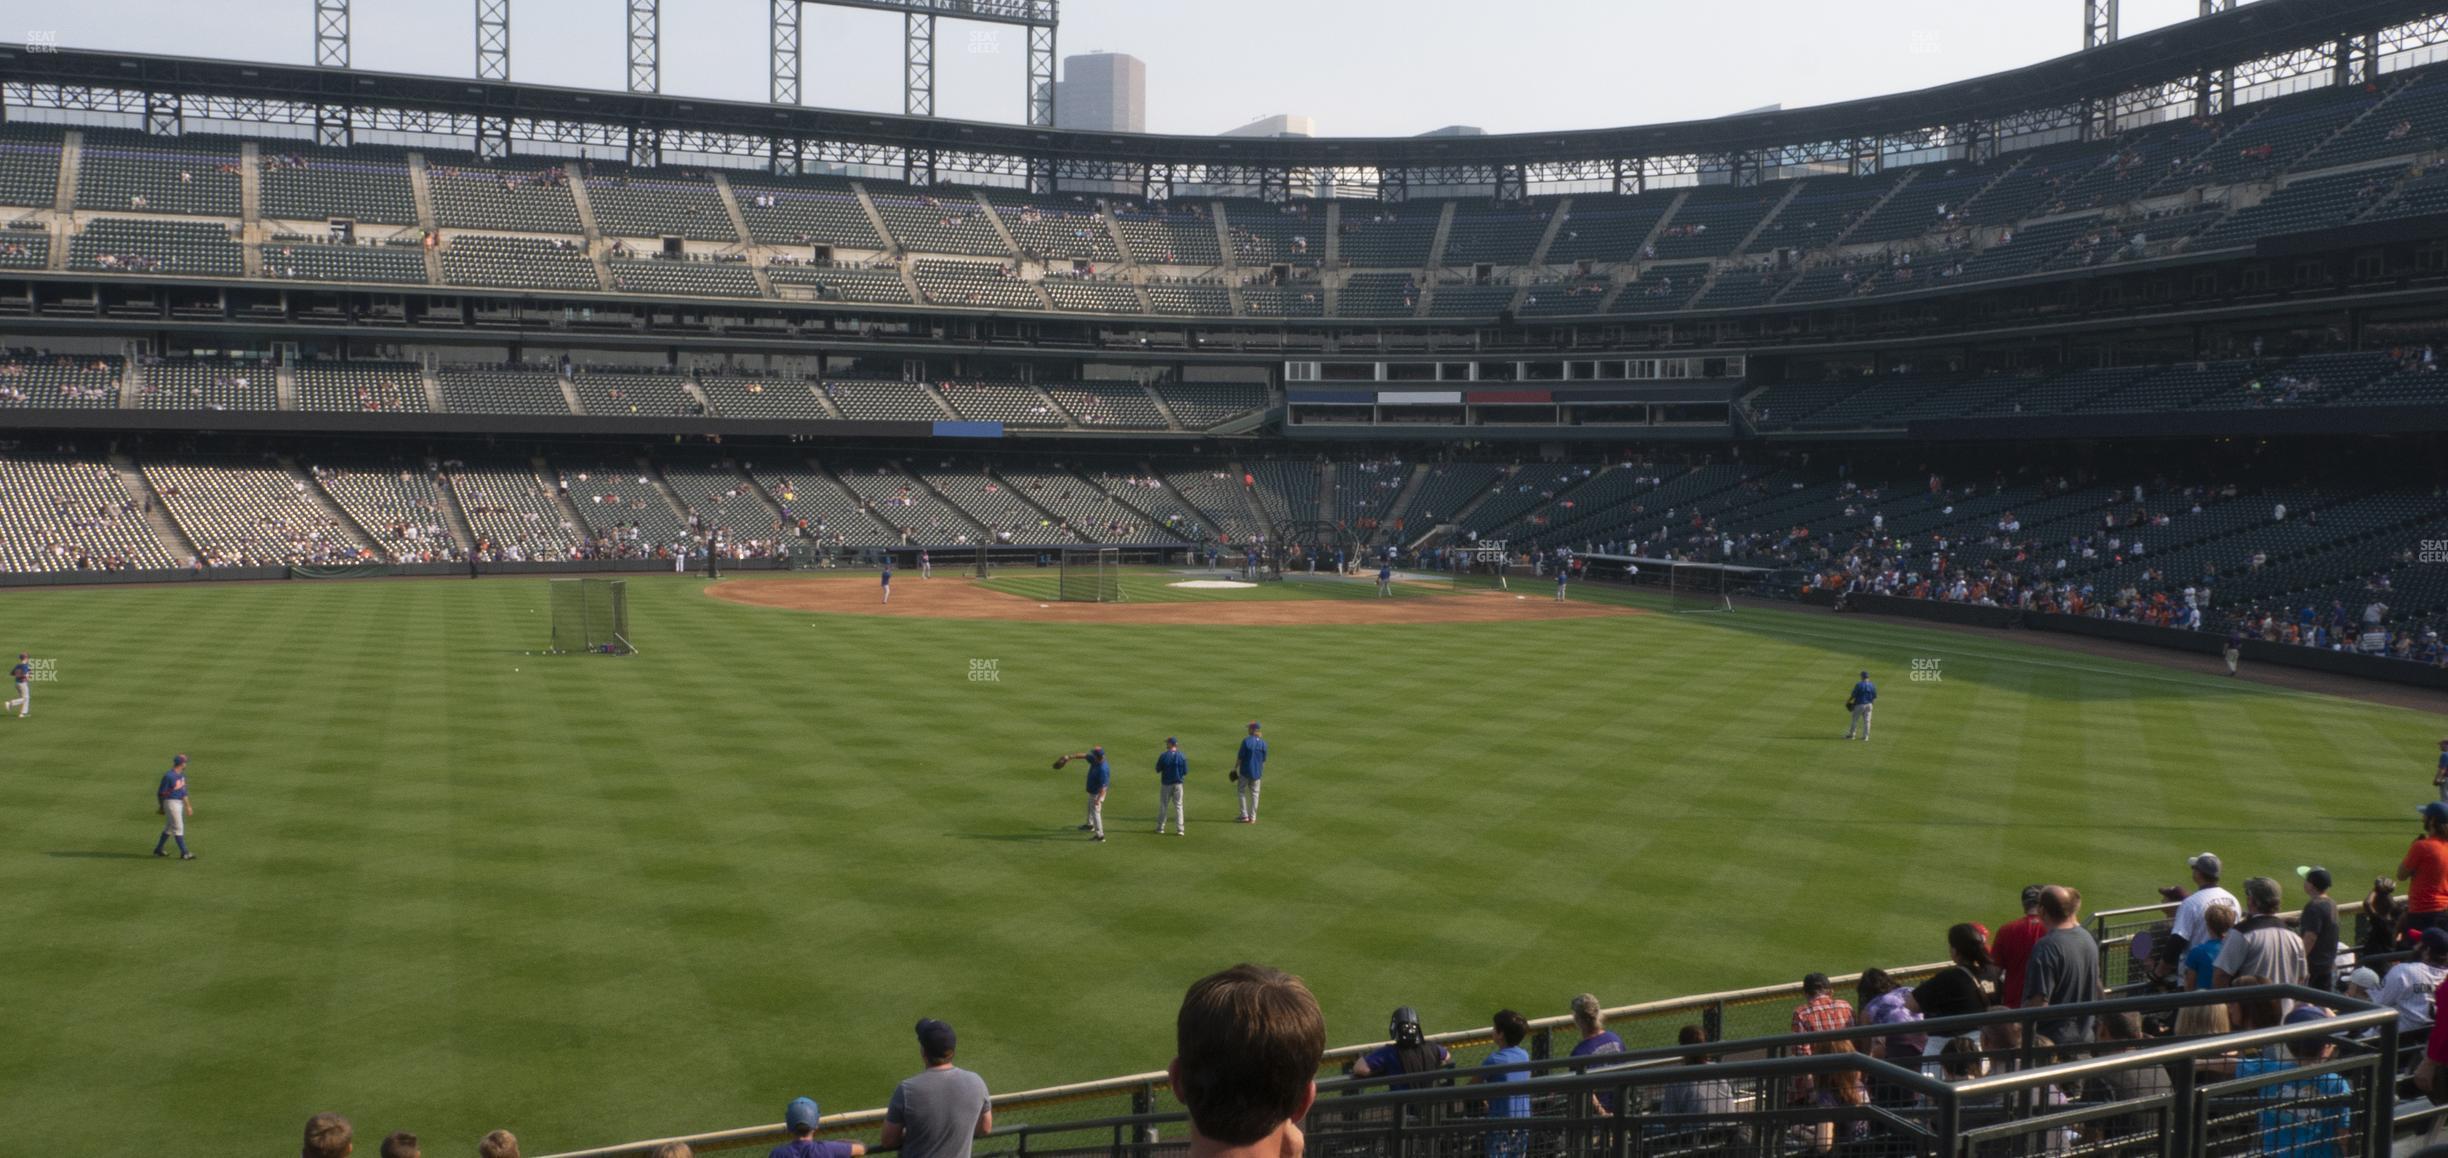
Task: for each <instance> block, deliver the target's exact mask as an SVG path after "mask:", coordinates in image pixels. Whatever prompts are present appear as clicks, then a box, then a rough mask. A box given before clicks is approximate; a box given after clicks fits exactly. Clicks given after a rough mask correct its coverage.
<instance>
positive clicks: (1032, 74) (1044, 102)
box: [1028, 2, 1054, 192]
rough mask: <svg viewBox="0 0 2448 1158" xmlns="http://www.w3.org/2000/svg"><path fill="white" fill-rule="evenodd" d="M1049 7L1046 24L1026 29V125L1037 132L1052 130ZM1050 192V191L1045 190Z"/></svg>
mask: <svg viewBox="0 0 2448 1158" xmlns="http://www.w3.org/2000/svg"><path fill="white" fill-rule="evenodd" d="M1052 8H1053V5H1052V4H1051V3H1050V2H1049V3H1048V4H1047V9H1048V13H1047V20H1046V23H1043V24H1036V23H1032V24H1030V25H1029V26H1028V123H1029V124H1030V125H1032V126H1036V127H1038V128H1048V129H1050V128H1053V127H1054V23H1053V18H1052ZM1047 192H1052V190H1050V189H1049V190H1047Z"/></svg>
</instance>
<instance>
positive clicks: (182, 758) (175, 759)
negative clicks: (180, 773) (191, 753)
mask: <svg viewBox="0 0 2448 1158" xmlns="http://www.w3.org/2000/svg"><path fill="white" fill-rule="evenodd" d="M170 762H171V763H173V764H184V763H186V762H187V753H185V752H181V753H179V754H178V755H176V756H172V757H171V758H170Z"/></svg>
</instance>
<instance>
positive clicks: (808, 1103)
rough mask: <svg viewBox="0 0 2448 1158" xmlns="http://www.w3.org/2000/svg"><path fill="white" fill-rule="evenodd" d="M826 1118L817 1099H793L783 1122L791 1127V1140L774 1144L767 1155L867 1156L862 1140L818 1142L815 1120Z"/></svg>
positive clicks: (780, 1157)
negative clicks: (817, 1104) (817, 1106)
mask: <svg viewBox="0 0 2448 1158" xmlns="http://www.w3.org/2000/svg"><path fill="white" fill-rule="evenodd" d="M823 1118H824V1115H823V1113H822V1112H821V1111H819V1110H818V1109H817V1108H816V1099H814V1098H793V1099H791V1104H790V1108H789V1109H787V1110H784V1111H783V1112H782V1124H783V1125H784V1126H786V1127H788V1128H789V1130H790V1133H791V1140H790V1141H788V1142H784V1143H783V1144H781V1145H779V1146H776V1147H774V1148H773V1151H772V1153H771V1154H770V1155H769V1156H768V1158H865V1156H866V1153H867V1147H866V1146H864V1145H862V1144H860V1143H857V1142H819V1141H817V1140H816V1123H818V1122H819V1121H822V1120H823Z"/></svg>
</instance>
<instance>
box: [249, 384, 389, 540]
mask: <svg viewBox="0 0 2448 1158" xmlns="http://www.w3.org/2000/svg"><path fill="white" fill-rule="evenodd" d="M272 408H273V409H274V410H295V409H297V408H298V404H297V369H296V367H293V366H275V367H273V369H272ZM369 541H371V540H369Z"/></svg>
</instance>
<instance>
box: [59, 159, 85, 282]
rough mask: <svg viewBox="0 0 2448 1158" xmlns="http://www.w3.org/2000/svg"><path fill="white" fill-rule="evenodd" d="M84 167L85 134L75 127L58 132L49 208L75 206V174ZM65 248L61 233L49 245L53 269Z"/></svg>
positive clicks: (63, 225)
mask: <svg viewBox="0 0 2448 1158" xmlns="http://www.w3.org/2000/svg"><path fill="white" fill-rule="evenodd" d="M84 168H85V134H84V133H82V132H79V131H77V130H75V129H70V130H68V131H67V132H65V133H62V134H60V159H59V188H58V190H57V191H56V192H54V193H53V194H52V195H51V208H53V209H54V210H57V211H58V212H60V213H62V214H66V213H69V212H71V211H73V210H74V209H75V208H76V191H77V174H78V173H79V172H81V171H82V170H83V169H84ZM59 224H60V227H61V228H62V229H63V230H64V229H65V228H66V226H67V224H68V223H67V221H66V220H62V221H61V222H60V223H59ZM67 248H68V246H67V237H66V235H65V233H63V234H62V236H61V237H60V238H58V239H57V240H55V241H54V242H53V243H52V245H51V260H52V263H53V265H52V268H53V269H58V268H61V267H60V266H59V265H58V262H59V261H60V260H61V257H62V251H64V250H66V249H67Z"/></svg>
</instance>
